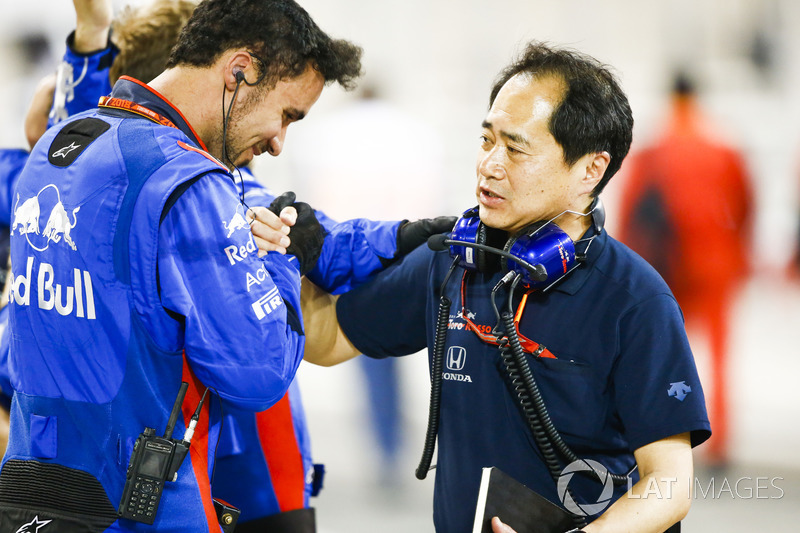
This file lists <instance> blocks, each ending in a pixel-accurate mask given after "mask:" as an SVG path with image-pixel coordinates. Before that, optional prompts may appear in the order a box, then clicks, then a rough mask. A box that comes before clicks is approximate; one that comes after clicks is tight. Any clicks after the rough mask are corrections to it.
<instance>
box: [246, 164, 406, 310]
mask: <svg viewBox="0 0 800 533" xmlns="http://www.w3.org/2000/svg"><path fill="white" fill-rule="evenodd" d="M241 179H242V182H241V184H238V183H237V190H239V191H242V190H243V191H244V195H245V202H247V205H249V206H253V207H255V206H263V207H269V204H271V203H272V200H274V199H275V194H274V193H273V192H272V191H270V190H269V189H268V188H267V187H265V186H264V185H262V184H261V183H259V182H258V181H257V180H256V179H255V178H254V177H253V175H252V174H251V173H250V171H249V170H247V169H243V170H242V178H241ZM300 200H302V198H300ZM314 214H315V215H316V216H317V220H319V222H320V224H322V226H323V227H324V228H325V230H326V231H327V232H328V235H326V236H325V242H324V243H323V245H322V253H321V254H320V258H319V260H318V261H317V265H316V266H315V267H314V269H313V270H312V271H311V272H309V273H308V279H310V280H311V281H313V282H314V283H315V284H317V285H318V286H319V287H320V288H322V289H323V290H325V291H327V292H330V293H333V294H341V293H343V292H347V291H349V290H350V289H352V288H353V287H356V286H358V285H360V284H362V283H364V282H365V281H367V280H368V279H370V277H371V276H372V275H373V274H375V273H376V272H378V271H379V270H381V269H383V263H382V261H381V259H391V258H392V257H394V254H395V252H396V251H397V228H398V227H399V226H400V223H401V221H400V220H395V221H388V222H377V221H372V220H366V219H353V220H347V221H345V222H341V223H337V222H336V221H335V220H333V219H331V218H330V217H329V216H327V215H326V214H325V213H323V212H322V211H319V210H315V211H314Z"/></svg>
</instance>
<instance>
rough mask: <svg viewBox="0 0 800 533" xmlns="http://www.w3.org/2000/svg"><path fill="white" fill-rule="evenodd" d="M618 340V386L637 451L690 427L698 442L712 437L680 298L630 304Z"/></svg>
mask: <svg viewBox="0 0 800 533" xmlns="http://www.w3.org/2000/svg"><path fill="white" fill-rule="evenodd" d="M618 339H619V356H618V359H617V361H616V362H615V367H614V371H613V387H614V388H613V391H614V395H615V400H616V402H615V403H616V405H617V410H618V413H619V417H620V420H621V421H622V424H623V425H624V427H625V434H626V436H627V440H628V442H629V443H630V446H631V451H634V450H636V449H637V448H640V447H642V446H644V445H645V444H650V443H651V442H655V441H657V440H661V439H664V438H666V437H671V436H673V435H677V434H679V433H684V432H691V440H692V445H693V446H697V445H698V444H700V443H702V442H703V441H705V440H706V439H708V437H709V436H711V431H710V425H709V422H708V415H707V414H706V407H705V398H704V395H703V388H702V386H701V384H700V378H699V377H698V374H697V368H696V366H695V362H694V357H693V356H692V351H691V348H690V347H689V341H688V339H687V337H686V331H685V329H684V325H683V319H682V317H681V312H680V308H679V307H678V303H677V302H676V301H675V299H674V298H673V297H672V296H671V295H668V294H659V295H657V296H654V297H652V298H650V299H648V300H645V301H644V302H641V303H639V304H638V305H636V306H635V307H633V308H632V309H630V310H629V311H628V312H627V313H625V314H624V315H623V316H622V317H621V319H620V321H619V325H618Z"/></svg>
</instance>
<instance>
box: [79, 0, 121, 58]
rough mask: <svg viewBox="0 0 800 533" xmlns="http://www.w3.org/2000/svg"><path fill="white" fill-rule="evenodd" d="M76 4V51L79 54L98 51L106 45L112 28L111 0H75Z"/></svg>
mask: <svg viewBox="0 0 800 533" xmlns="http://www.w3.org/2000/svg"><path fill="white" fill-rule="evenodd" d="M73 4H74V5H75V16H76V19H77V20H76V23H75V42H74V43H73V48H74V51H75V52H77V53H79V54H88V53H90V52H96V51H98V50H102V49H103V48H105V47H106V44H107V43H108V32H109V30H110V29H111V18H112V9H111V1H110V0H73Z"/></svg>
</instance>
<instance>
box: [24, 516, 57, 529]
mask: <svg viewBox="0 0 800 533" xmlns="http://www.w3.org/2000/svg"><path fill="white" fill-rule="evenodd" d="M50 522H52V520H39V515H36V516H35V517H34V518H33V520H31V521H30V522H28V523H27V524H22V526H20V528H19V529H18V530H17V531H16V533H37V532H38V531H39V530H40V529H41V528H43V527H44V526H46V525H47V524H49V523H50Z"/></svg>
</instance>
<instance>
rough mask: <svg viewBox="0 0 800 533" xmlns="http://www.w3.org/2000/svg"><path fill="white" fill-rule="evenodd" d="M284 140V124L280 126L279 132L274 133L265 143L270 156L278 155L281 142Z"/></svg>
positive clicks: (281, 146)
mask: <svg viewBox="0 0 800 533" xmlns="http://www.w3.org/2000/svg"><path fill="white" fill-rule="evenodd" d="M285 140H286V126H284V127H283V128H281V131H280V133H278V134H277V135H275V136H274V137H272V138H271V139H270V140H269V143H267V151H268V152H269V155H271V156H278V155H280V153H281V152H282V151H283V143H284V141H285Z"/></svg>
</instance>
